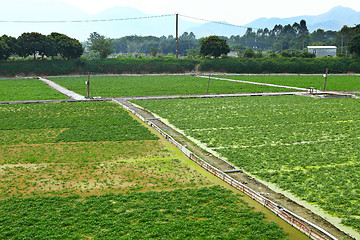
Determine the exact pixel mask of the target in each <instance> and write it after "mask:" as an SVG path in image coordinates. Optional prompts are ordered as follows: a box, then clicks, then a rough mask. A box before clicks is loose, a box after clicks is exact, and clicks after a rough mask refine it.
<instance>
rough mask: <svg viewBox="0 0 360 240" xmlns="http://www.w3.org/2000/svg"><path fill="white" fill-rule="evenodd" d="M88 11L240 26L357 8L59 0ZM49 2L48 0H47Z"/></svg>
mask: <svg viewBox="0 0 360 240" xmlns="http://www.w3.org/2000/svg"><path fill="white" fill-rule="evenodd" d="M61 1H63V2H66V3H69V4H72V5H75V6H77V7H79V8H81V9H82V10H83V11H86V12H88V13H97V12H100V11H102V10H104V9H106V8H111V7H113V6H128V7H134V8H137V9H139V10H141V11H143V12H145V13H147V14H156V15H157V14H172V13H179V14H182V15H187V16H191V17H197V18H203V19H206V20H214V21H227V22H229V23H232V24H236V25H244V24H246V23H249V22H251V21H253V20H255V19H257V18H259V17H268V18H269V17H280V18H284V17H294V16H299V15H317V14H321V13H325V12H327V11H328V10H330V9H331V8H333V7H336V6H344V7H350V8H352V9H354V10H356V11H360V1H359V0H315V1H314V0H300V1H289V0H246V1H244V0H219V1H218V0H213V1H209V0H176V1H175V0H61ZM49 2H50V1H49Z"/></svg>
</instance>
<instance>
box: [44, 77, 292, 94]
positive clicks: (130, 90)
mask: <svg viewBox="0 0 360 240" xmlns="http://www.w3.org/2000/svg"><path fill="white" fill-rule="evenodd" d="M49 80H52V81H54V82H56V83H58V84H60V85H61V86H64V87H66V88H68V89H70V90H72V91H74V92H77V93H79V94H81V95H86V94H87V92H86V91H87V88H86V85H85V84H84V83H85V81H87V77H66V78H49ZM90 82H91V87H90V90H91V96H101V97H124V96H152V95H187V94H206V91H207V84H208V79H204V78H199V77H193V76H135V77H126V76H121V77H100V76H99V77H95V76H94V77H91V80H90ZM280 91H289V89H283V88H275V87H267V86H258V85H251V84H242V83H233V82H226V81H219V80H215V79H212V80H210V87H209V93H210V94H211V93H213V94H215V93H244V92H280Z"/></svg>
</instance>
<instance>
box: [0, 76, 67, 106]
mask: <svg viewBox="0 0 360 240" xmlns="http://www.w3.org/2000/svg"><path fill="white" fill-rule="evenodd" d="M66 98H67V97H66V96H64V95H62V94H61V93H59V92H57V91H55V90H53V89H51V88H50V87H49V86H48V85H46V84H45V83H43V82H41V81H40V80H38V79H2V80H1V79H0V101H25V100H55V99H66Z"/></svg>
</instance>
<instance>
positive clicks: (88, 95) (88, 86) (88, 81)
mask: <svg viewBox="0 0 360 240" xmlns="http://www.w3.org/2000/svg"><path fill="white" fill-rule="evenodd" d="M86 85H87V97H86V98H87V99H89V98H90V73H88V80H87V82H86Z"/></svg>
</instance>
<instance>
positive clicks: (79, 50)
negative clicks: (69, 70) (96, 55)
mask: <svg viewBox="0 0 360 240" xmlns="http://www.w3.org/2000/svg"><path fill="white" fill-rule="evenodd" d="M50 36H51V37H52V38H53V39H54V41H55V43H56V52H57V54H60V56H61V57H62V58H63V59H70V58H79V57H80V56H81V55H82V54H83V52H84V49H83V47H82V45H81V43H80V42H79V41H78V40H76V39H74V38H70V37H68V36H66V35H65V34H61V33H56V32H53V33H51V35H50Z"/></svg>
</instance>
